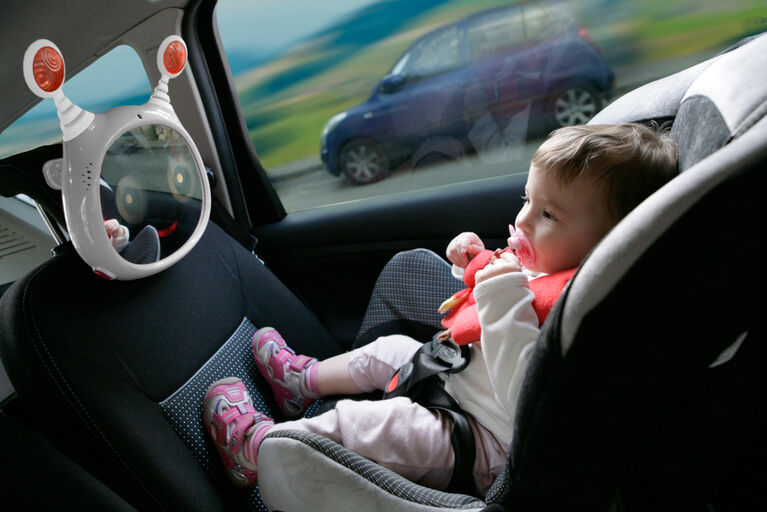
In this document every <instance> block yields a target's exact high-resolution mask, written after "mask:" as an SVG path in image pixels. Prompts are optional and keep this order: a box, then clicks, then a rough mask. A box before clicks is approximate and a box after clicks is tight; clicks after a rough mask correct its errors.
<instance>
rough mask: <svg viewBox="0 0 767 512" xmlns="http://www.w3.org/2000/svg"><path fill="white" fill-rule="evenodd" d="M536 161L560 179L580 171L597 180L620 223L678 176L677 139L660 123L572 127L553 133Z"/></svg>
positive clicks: (562, 181)
mask: <svg viewBox="0 0 767 512" xmlns="http://www.w3.org/2000/svg"><path fill="white" fill-rule="evenodd" d="M532 164H533V166H535V168H536V169H538V170H540V171H542V172H544V173H545V174H546V175H549V176H552V177H553V178H554V179H556V180H557V181H558V182H559V183H560V184H567V183H570V182H571V181H573V180H574V179H576V178H577V177H579V176H584V177H586V178H589V179H592V180H594V182H595V183H596V184H597V185H598V186H599V187H600V188H601V192H602V193H603V197H604V198H605V206H606V210H607V214H608V215H609V216H610V217H611V218H612V220H613V221H614V222H618V221H619V220H620V219H622V218H623V217H624V216H625V215H626V214H627V213H628V212H630V211H631V210H632V209H633V208H634V207H635V206H637V205H638V204H639V203H641V202H642V201H644V199H645V198H646V197H647V196H649V195H650V194H652V193H653V192H655V191H656V190H657V189H659V188H660V187H662V186H663V185H664V184H665V183H666V182H667V181H669V180H670V179H671V178H673V177H674V176H676V175H677V143H676V141H675V140H674V139H673V137H671V135H670V134H669V133H668V131H667V130H665V129H660V128H658V127H657V124H655V125H653V128H650V127H647V126H644V125H641V124H636V123H621V124H601V125H580V126H568V127H565V128H560V129H558V130H555V131H553V132H552V133H551V134H550V135H549V137H548V138H547V139H546V140H545V141H544V142H543V144H541V146H540V147H539V148H538V150H537V151H536V152H535V155H533V159H532Z"/></svg>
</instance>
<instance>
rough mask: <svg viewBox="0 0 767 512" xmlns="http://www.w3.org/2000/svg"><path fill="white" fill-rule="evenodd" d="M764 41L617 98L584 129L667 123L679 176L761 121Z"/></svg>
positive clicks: (753, 40)
mask: <svg viewBox="0 0 767 512" xmlns="http://www.w3.org/2000/svg"><path fill="white" fill-rule="evenodd" d="M766 52H767V35H766V34H762V35H760V36H753V37H750V38H747V39H745V40H743V41H741V42H740V43H738V44H736V45H734V46H733V47H731V48H729V49H728V50H726V51H724V52H722V53H721V54H719V55H717V56H715V57H712V58H711V59H708V60H706V61H704V62H701V63H700V64H698V65H696V66H693V67H691V68H688V69H685V70H683V71H680V72H678V73H675V74H673V75H670V76H668V77H665V78H662V79H660V80H656V81H654V82H650V83H648V84H645V85H643V86H642V87H639V88H637V89H635V90H634V91H631V92H630V93H628V94H626V95H624V96H622V97H620V98H619V99H617V100H616V101H614V102H613V103H612V104H611V105H609V106H608V107H607V108H605V109H604V110H603V111H601V112H600V113H598V114H597V115H596V116H594V118H593V119H592V120H591V122H590V124H600V123H620V122H641V121H649V120H666V119H673V120H674V124H673V128H672V134H673V135H674V136H675V138H676V139H677V140H678V141H679V171H680V172H682V171H684V170H686V169H688V168H689V167H691V166H692V165H694V164H695V163H696V162H698V161H700V160H702V159H703V158H705V157H706V156H707V155H710V154H711V153H713V152H714V151H716V150H717V149H719V148H721V147H722V146H724V145H725V144H727V143H728V142H729V141H730V140H732V139H733V138H735V137H738V136H739V135H741V134H742V133H743V132H744V131H745V130H747V129H748V127H750V126H751V125H753V124H754V123H755V122H756V120H758V119H760V118H761V117H762V116H763V115H764V109H765V108H767V105H765V99H767V90H765V88H764V87H763V84H764V83H765V80H766V79H767V68H765V66H763V65H756V64H755V63H757V62H760V61H761V60H763V56H764V55H765V54H767V53H766Z"/></svg>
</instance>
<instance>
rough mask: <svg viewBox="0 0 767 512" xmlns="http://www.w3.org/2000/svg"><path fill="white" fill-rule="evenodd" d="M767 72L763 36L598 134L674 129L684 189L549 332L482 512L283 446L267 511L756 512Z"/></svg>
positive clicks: (334, 455) (631, 96) (578, 291)
mask: <svg viewBox="0 0 767 512" xmlns="http://www.w3.org/2000/svg"><path fill="white" fill-rule="evenodd" d="M765 55H767V36H761V37H755V38H751V39H750V40H749V41H745V42H744V43H742V44H739V45H737V47H735V48H733V49H732V50H731V51H728V52H725V53H723V54H721V55H718V56H716V57H714V58H712V59H709V60H708V61H706V62H703V63H701V64H698V65H697V66H694V67H692V68H689V69H687V70H684V71H681V72H679V73H677V74H674V75H671V76H669V77H666V78H663V79H661V80H658V81H656V82H652V83H649V84H647V85H645V86H643V87H640V88H639V89H637V90H635V91H633V92H631V93H628V94H627V95H625V96H624V97H622V98H620V99H618V100H617V101H616V102H615V103H613V104H612V105H611V106H609V107H608V108H606V109H605V110H604V111H603V112H601V113H600V114H599V115H597V116H596V117H595V118H594V119H593V120H592V123H612V122H626V121H634V122H651V121H655V122H663V121H666V120H671V119H673V120H674V123H673V128H672V133H673V134H674V135H675V137H676V138H677V140H678V141H679V168H680V171H681V174H680V176H678V177H677V178H675V179H674V180H672V181H671V182H670V183H669V184H667V185H666V186H665V187H663V188H662V189H661V190H660V191H658V193H656V194H654V195H653V196H651V197H650V198H649V199H648V200H646V201H645V202H644V203H643V204H641V205H640V206H639V207H637V208H636V209H635V210H634V211H633V212H631V213H630V214H629V215H628V216H627V217H626V218H625V219H624V220H623V221H622V222H621V223H620V224H619V225H618V226H616V227H615V228H614V229H613V230H612V231H611V232H610V233H609V234H608V235H607V236H606V237H605V239H604V240H603V241H602V242H601V243H600V244H599V245H598V247H597V248H596V249H595V250H594V251H593V253H592V254H591V255H590V256H589V257H588V258H587V260H586V261H585V262H584V264H583V265H582V267H581V268H580V270H579V272H578V274H576V276H575V278H574V279H573V281H572V283H571V286H570V287H569V288H568V289H567V290H566V292H565V293H564V294H563V297H562V298H561V299H560V301H559V302H558V303H557V306H556V307H555V309H554V310H553V311H552V313H551V314H550V315H549V318H548V319H547V322H546V323H545V325H544V327H543V330H542V333H541V335H540V338H539V343H538V346H537V347H536V351H535V355H534V357H533V360H532V362H531V363H530V366H529V368H528V370H527V374H526V378H525V382H526V383H525V387H524V388H523V390H522V393H521V396H520V402H519V405H518V407H519V409H518V411H519V412H518V414H517V420H516V424H515V436H514V440H513V443H512V447H511V451H510V454H509V458H508V463H507V468H506V471H505V473H504V474H502V475H501V476H500V477H499V478H498V479H497V480H496V482H495V483H494V485H493V486H492V487H491V489H490V491H489V493H488V495H487V496H486V497H485V498H484V500H483V501H482V502H481V503H477V502H476V501H474V502H471V501H469V500H467V499H463V500H462V499H460V498H461V497H460V496H457V495H447V496H445V495H444V494H435V495H434V499H435V501H433V502H431V503H430V505H431V506H432V507H434V508H431V509H429V508H428V506H429V504H427V503H425V502H424V501H423V496H425V495H426V494H427V490H425V489H423V488H420V487H419V486H416V485H415V484H412V483H409V482H406V481H403V480H401V479H400V480H398V481H397V483H396V485H392V484H391V483H390V482H391V481H392V479H396V475H393V474H391V473H390V472H387V471H386V470H384V469H383V468H380V467H379V468H378V469H377V470H376V471H369V470H365V471H359V472H358V471H355V470H354V464H355V463H354V462H352V463H350V462H348V461H349V459H350V458H351V459H353V458H354V455H353V454H350V453H346V452H343V451H342V449H341V450H339V449H338V448H336V449H332V450H331V449H329V448H327V447H323V446H322V445H323V443H324V441H322V440H320V439H317V438H316V437H315V436H311V435H307V434H303V433H295V434H294V435H292V434H291V433H289V432H286V431H282V432H280V433H279V435H277V434H273V435H267V437H266V438H265V440H264V442H263V443H262V446H261V449H260V453H261V461H262V462H261V464H262V468H263V469H261V470H260V471H259V479H260V482H261V485H262V488H263V489H264V493H265V494H264V500H265V502H266V503H267V504H268V505H269V506H270V507H272V508H274V509H276V510H300V509H301V507H302V506H306V504H307V503H312V504H313V506H312V509H313V510H334V511H335V510H349V511H351V510H425V509H428V510H435V509H436V510H453V509H464V508H468V509H470V510H474V509H479V510H481V509H484V510H509V511H525V512H528V511H533V510H541V511H549V510H589V511H595V510H608V509H609V508H610V507H611V506H613V507H617V509H618V510H707V511H710V510H749V509H754V507H756V508H758V506H757V504H758V503H760V502H761V504H762V506H763V503H764V501H763V498H764V496H763V494H760V493H763V491H760V489H762V488H763V485H760V484H763V482H764V479H765V476H766V475H767V471H765V469H764V467H765V466H764V462H765V460H767V450H766V449H765V437H764V434H765V432H767V429H766V428H765V426H766V425H767V407H766V406H765V403H764V400H763V397H762V396H761V395H762V394H763V390H764V389H767V374H766V373H765V372H764V371H763V369H762V366H763V364H764V361H767V345H765V341H766V340H765V339H764V327H763V322H761V321H760V315H761V312H760V309H761V304H763V301H762V300H760V297H761V293H762V292H761V290H763V289H764V287H765V285H767V283H766V282H765V278H764V275H763V273H762V272H760V271H759V270H756V272H753V271H752V269H755V268H756V269H758V268H759V266H760V264H761V262H763V261H765V258H767V249H766V248H765V245H764V243H763V242H762V241H761V239H760V236H759V234H758V233H759V232H760V229H759V227H758V222H759V221H758V219H760V218H762V216H763V215H761V212H760V209H761V207H760V205H759V203H760V202H759V201H758V200H757V199H756V198H755V197H754V194H761V193H762V191H763V190H765V185H767V184H766V183H765V181H766V180H767V176H766V175H765V173H764V168H765V166H767V119H765V113H767V90H765V89H764V87H763V84H764V83H767V62H765ZM311 451H314V452H315V453H322V456H321V457H311V456H310V455H309V452H311ZM285 458H288V460H292V461H294V462H296V461H298V460H304V461H309V460H311V461H312V463H304V464H281V463H279V462H278V461H280V460H285ZM315 464H319V466H317V465H315ZM361 480H364V483H361ZM313 483H318V484H319V485H317V486H316V487H315V486H314V485H313ZM307 487H308V488H311V489H313V492H312V494H311V496H310V495H308V493H306V492H305V491H304V489H306V488H307ZM348 489H364V491H365V492H360V493H357V492H348V491H347V490H348ZM318 492H320V494H319V495H318V494H317V493H318ZM451 496H452V498H453V500H454V501H452V502H450V497H451ZM463 498H467V497H463ZM326 500H327V501H326ZM326 502H327V503H329V506H328V507H327V508H325V507H324V504H325V503H326ZM749 507H751V508H749Z"/></svg>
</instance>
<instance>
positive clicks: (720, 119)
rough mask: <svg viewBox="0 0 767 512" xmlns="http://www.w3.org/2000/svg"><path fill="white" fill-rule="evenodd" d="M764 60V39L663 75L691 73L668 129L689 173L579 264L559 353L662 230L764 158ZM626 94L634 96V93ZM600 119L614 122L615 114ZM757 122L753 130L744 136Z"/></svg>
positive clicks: (681, 165)
mask: <svg viewBox="0 0 767 512" xmlns="http://www.w3.org/2000/svg"><path fill="white" fill-rule="evenodd" d="M765 55H767V35H764V36H761V37H758V38H753V39H752V40H751V41H749V42H748V44H743V45H740V46H738V47H737V48H736V49H734V50H732V51H728V52H726V53H723V54H720V55H718V56H717V57H714V58H713V59H710V60H709V61H706V62H704V63H702V64H700V65H698V66H695V67H693V68H690V69H688V70H686V71H683V72H682V73H677V74H676V75H672V76H671V77H668V78H674V77H677V78H679V77H680V76H681V77H688V76H689V75H688V73H689V72H690V71H692V70H696V73H695V75H696V76H695V77H694V79H693V80H691V81H690V82H689V84H688V86H687V87H686V90H685V93H684V95H682V96H681V98H680V100H679V101H680V107H679V108H678V109H677V110H678V111H677V114H676V118H675V120H674V125H673V128H672V133H673V134H674V135H675V136H676V137H677V138H678V141H679V160H680V163H679V168H680V171H688V172H682V173H681V174H680V176H678V177H677V178H675V179H674V180H672V181H670V182H669V183H668V184H666V185H665V186H664V187H662V188H661V189H660V190H658V191H657V192H656V193H655V194H653V195H652V196H650V197H649V198H648V199H646V200H645V201H644V202H643V203H641V204H640V205H639V206H637V208H635V209H634V210H633V211H632V212H630V213H629V214H628V215H627V216H626V217H625V218H624V219H623V220H622V221H621V222H620V223H619V224H618V225H617V226H616V227H615V228H614V229H613V230H612V231H611V232H610V233H608V234H607V236H606V237H605V238H604V239H603V240H602V241H601V242H600V243H599V245H598V246H597V247H596V248H595V249H594V251H593V252H592V253H591V254H590V255H589V257H588V258H587V259H586V260H585V261H584V263H583V265H582V267H581V268H580V270H579V274H578V275H577V276H576V279H574V280H573V283H572V286H571V288H570V293H569V296H568V298H567V300H566V303H565V305H564V308H563V323H562V336H561V351H562V354H565V353H567V351H568V350H569V348H570V346H571V344H572V343H573V341H574V338H575V335H576V333H577V330H578V326H579V325H580V322H581V319H582V318H584V316H585V315H586V314H587V313H588V312H589V311H590V310H591V309H592V308H593V307H594V306H595V305H596V304H597V303H599V301H601V300H602V299H603V298H604V297H605V296H606V295H607V293H608V292H609V290H611V289H612V287H613V286H614V285H615V283H617V282H618V281H619V280H620V279H621V278H622V276H623V275H624V274H625V273H626V272H628V270H629V269H630V268H631V266H632V265H633V264H634V263H635V262H636V261H637V259H638V258H639V257H640V256H641V255H642V254H643V253H644V252H645V251H646V250H647V249H648V248H649V247H650V246H651V245H652V244H654V243H655V241H656V240H657V239H658V238H659V237H661V236H662V234H663V233H664V232H665V231H667V230H668V229H670V227H671V226H672V225H674V223H675V222H677V220H678V219H679V218H680V217H682V216H683V215H684V214H685V212H686V211H688V210H689V209H691V208H692V207H693V206H694V205H695V204H696V202H697V201H699V200H700V198H702V197H704V196H705V195H706V194H707V193H709V192H710V191H711V190H712V189H714V188H715V187H717V186H719V185H720V184H722V183H723V182H725V181H726V180H727V179H728V178H729V177H731V176H733V175H735V174H736V173H737V172H738V170H739V169H741V168H742V167H743V166H745V165H747V163H748V162H750V161H751V160H752V159H753V158H761V157H762V156H759V155H761V154H762V153H763V152H764V151H765V149H764V140H763V139H764V137H763V136H762V135H761V134H760V132H759V129H760V128H759V127H764V126H765V125H766V124H767V119H765V114H767V90H765V89H764V88H763V87H761V84H763V83H764V82H765V80H767V66H765V65H763V64H762V63H764V62H765V57H764V56H765ZM667 80H668V79H663V80H661V81H659V82H653V83H651V84H647V86H645V87H643V88H641V89H640V90H639V91H640V92H641V93H642V94H641V95H640V97H639V98H649V97H650V96H649V95H648V91H650V90H652V88H653V85H654V84H658V83H660V86H661V88H662V89H664V88H665V87H666V86H667V85H668V81H667ZM642 89H644V90H642ZM674 94H675V95H676V94H677V92H675V93H674ZM627 96H632V97H633V93H630V94H629V95H627ZM662 104H664V102H663V101H662V100H660V99H658V100H656V101H655V105H656V106H658V105H662ZM638 105H639V106H638V112H640V114H641V115H642V116H644V115H648V114H649V115H648V118H653V117H655V116H656V114H662V113H664V112H663V111H662V110H661V109H660V108H656V109H649V108H648V107H647V106H646V105H642V104H641V101H640V102H639V103H638ZM627 112H628V111H627V110H625V109H624V108H623V106H621V114H622V115H624V116H626V117H624V118H623V119H621V121H630V120H632V119H631V117H630V116H629V114H628V113H627ZM665 113H668V111H665ZM614 114H615V115H614ZM605 117H610V118H612V119H614V121H615V122H618V117H617V114H616V113H615V112H608V113H607V115H606V116H605ZM634 119H635V120H636V119H638V117H635V118H634ZM602 121H604V119H603V120H602ZM597 122H598V121H597ZM604 122H607V121H604ZM757 123H758V126H757V129H756V130H749V128H751V127H753V126H755V125H757ZM692 167H695V168H694V169H692V170H691V168H692ZM690 170H691V171H690ZM690 172H692V175H690ZM708 228H709V229H710V228H711V227H710V226H709V227H708ZM701 229H702V228H701Z"/></svg>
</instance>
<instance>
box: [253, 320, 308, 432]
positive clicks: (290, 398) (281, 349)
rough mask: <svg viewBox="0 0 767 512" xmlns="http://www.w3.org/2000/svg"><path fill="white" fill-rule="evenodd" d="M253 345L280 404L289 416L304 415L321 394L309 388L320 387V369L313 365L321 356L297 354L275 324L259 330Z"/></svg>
mask: <svg viewBox="0 0 767 512" xmlns="http://www.w3.org/2000/svg"><path fill="white" fill-rule="evenodd" d="M251 348H252V349H253V357H254V359H255V360H256V366H258V369H259V370H260V371H261V374H262V375H263V376H264V378H266V380H267V381H268V382H269V385H270V386H271V387H272V392H273V393H274V398H275V400H276V401H277V406H278V407H279V408H280V410H281V411H282V413H283V414H284V415H285V417H286V418H289V419H292V418H298V417H300V416H301V415H302V414H303V413H304V411H305V410H306V408H307V407H309V406H310V405H311V404H312V402H314V401H315V400H316V399H317V398H319V397H320V395H319V394H317V393H314V392H312V391H311V390H310V389H309V388H310V386H311V387H313V388H314V389H316V368H311V367H312V366H313V365H315V364H316V363H317V359H315V358H313V357H308V356H302V355H296V353H295V352H294V351H293V350H292V349H291V348H290V347H288V345H287V344H286V343H285V340H284V339H283V338H282V336H280V333H278V332H277V331H276V330H275V329H274V328H273V327H262V328H261V329H259V330H258V331H256V333H255V334H254V335H253V342H252V343H251ZM306 372H308V374H307V373H306ZM307 383H308V384H309V385H307Z"/></svg>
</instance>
